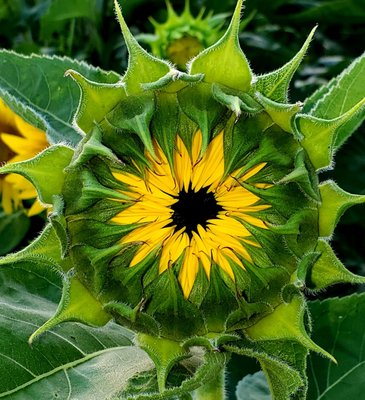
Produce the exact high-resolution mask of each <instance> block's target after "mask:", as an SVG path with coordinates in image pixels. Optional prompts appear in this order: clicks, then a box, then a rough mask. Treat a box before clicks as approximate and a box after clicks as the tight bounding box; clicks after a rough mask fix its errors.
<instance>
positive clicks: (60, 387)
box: [0, 269, 153, 400]
mask: <svg viewBox="0 0 365 400" xmlns="http://www.w3.org/2000/svg"><path fill="white" fill-rule="evenodd" d="M59 285H60V281H59V280H58V279H57V278H56V277H55V276H53V275H51V274H48V275H47V276H45V277H44V278H42V277H41V276H39V275H36V274H31V273H30V274H27V273H25V272H24V271H21V272H20V271H17V270H11V269H3V270H2V271H0V298H1V305H0V359H1V362H0V398H6V399H11V400H24V399H40V400H43V399H44V400H46V399H51V398H56V397H58V398H60V399H66V398H69V399H78V400H104V399H105V400H106V399H110V398H115V397H116V395H117V393H119V392H120V391H121V390H123V389H124V388H125V387H126V386H127V381H128V379H129V378H131V377H132V376H133V375H134V374H135V373H140V372H142V371H145V370H150V369H151V368H152V367H153V364H152V362H151V360H150V359H149V358H148V357H147V355H146V354H145V353H144V352H143V351H142V350H140V349H138V348H137V347H134V346H132V335H131V332H129V331H127V330H126V329H124V328H122V327H120V326H118V325H115V324H113V323H110V324H108V325H107V326H105V327H103V328H99V329H93V328H89V327H86V326H83V325H80V324H77V323H68V324H64V325H62V326H59V327H56V328H55V329H53V330H52V331H50V332H47V333H46V334H45V335H44V336H43V337H42V338H41V339H40V340H38V341H36V342H35V343H33V345H32V346H29V345H28V343H27V340H28V337H29V336H30V335H31V333H32V332H33V331H34V330H35V329H37V328H38V327H39V326H40V325H41V324H42V323H43V322H44V321H45V320H47V319H48V318H50V317H51V315H52V314H53V313H54V311H55V309H56V307H57V303H56V302H57V300H58V298H59V295H60V287H59Z"/></svg>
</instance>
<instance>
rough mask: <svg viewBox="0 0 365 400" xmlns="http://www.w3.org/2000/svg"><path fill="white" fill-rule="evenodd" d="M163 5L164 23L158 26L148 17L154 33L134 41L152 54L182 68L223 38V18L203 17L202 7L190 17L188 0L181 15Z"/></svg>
mask: <svg viewBox="0 0 365 400" xmlns="http://www.w3.org/2000/svg"><path fill="white" fill-rule="evenodd" d="M166 4H167V19H166V21H165V22H163V23H159V22H157V21H156V20H155V19H153V18H152V17H151V18H150V21H151V23H152V25H153V27H154V29H155V31H154V34H152V35H151V34H149V35H143V34H142V35H139V37H138V39H139V40H140V41H141V42H146V43H148V44H149V45H150V46H151V52H152V54H153V55H155V56H157V57H161V58H166V59H168V60H170V61H171V62H173V63H174V64H176V65H177V67H178V68H181V69H185V68H186V63H187V62H188V61H189V60H191V59H192V58H193V57H195V56H196V55H197V54H199V53H200V52H201V51H202V50H204V49H205V48H207V47H209V46H210V45H212V44H213V43H215V42H216V41H217V40H218V39H219V38H220V37H221V36H223V34H224V31H223V30H222V29H221V28H222V26H223V24H224V22H225V19H226V16H227V15H226V14H217V15H214V16H213V12H209V13H207V15H204V14H205V9H204V8H202V9H201V11H200V13H199V14H198V15H197V16H196V17H194V16H193V15H192V13H191V11H190V2H189V0H187V1H186V2H185V7H184V10H183V12H182V13H181V14H180V15H178V14H177V13H176V12H175V10H174V9H173V7H172V5H171V4H170V2H167V3H166Z"/></svg>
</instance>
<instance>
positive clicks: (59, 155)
mask: <svg viewBox="0 0 365 400" xmlns="http://www.w3.org/2000/svg"><path fill="white" fill-rule="evenodd" d="M73 154H74V151H73V150H71V149H70V148H68V147H65V146H62V145H54V146H52V147H48V148H47V149H45V150H44V151H42V153H40V154H38V155H37V156H35V157H34V158H31V159H30V160H26V161H20V162H17V163H9V164H6V165H4V166H3V167H0V174H8V173H16V174H20V175H22V176H24V177H25V178H27V179H28V180H29V181H30V182H32V184H33V185H34V186H35V188H36V189H37V192H38V196H39V199H40V201H41V202H43V203H45V204H53V202H54V196H56V195H60V194H61V190H62V186H63V182H64V172H63V170H64V168H65V167H67V166H68V165H69V163H70V161H71V159H72V156H73Z"/></svg>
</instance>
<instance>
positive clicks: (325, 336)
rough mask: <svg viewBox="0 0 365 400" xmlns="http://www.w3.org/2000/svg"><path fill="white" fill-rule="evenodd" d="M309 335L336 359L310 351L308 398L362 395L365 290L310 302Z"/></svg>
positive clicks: (342, 399) (364, 388)
mask: <svg viewBox="0 0 365 400" xmlns="http://www.w3.org/2000/svg"><path fill="white" fill-rule="evenodd" d="M310 310H311V314H312V318H313V333H312V338H313V340H315V341H316V342H317V343H318V344H319V345H320V346H322V347H323V348H325V349H327V350H328V351H330V352H331V353H332V354H333V355H334V357H335V358H336V359H337V362H338V365H334V364H333V363H331V362H330V361H329V360H326V359H324V358H323V357H318V356H317V355H316V354H311V356H310V358H309V363H308V379H309V390H308V399H310V400H348V399H359V400H360V399H363V398H364V391H365V380H364V376H365V347H364V343H365V320H364V313H365V293H361V294H353V295H351V296H347V297H343V298H332V299H327V300H324V301H314V302H311V303H310Z"/></svg>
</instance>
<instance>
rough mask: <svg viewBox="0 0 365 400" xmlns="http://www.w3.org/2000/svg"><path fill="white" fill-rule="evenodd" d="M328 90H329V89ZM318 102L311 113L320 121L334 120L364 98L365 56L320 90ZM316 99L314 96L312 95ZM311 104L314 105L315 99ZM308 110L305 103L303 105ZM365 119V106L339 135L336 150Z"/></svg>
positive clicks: (339, 131)
mask: <svg viewBox="0 0 365 400" xmlns="http://www.w3.org/2000/svg"><path fill="white" fill-rule="evenodd" d="M326 89H327V90H326ZM318 93H319V94H321V97H319V96H316V100H317V102H316V103H315V104H314V105H313V106H312V108H311V110H310V114H311V115H313V116H314V117H317V118H321V119H334V118H337V117H339V116H340V115H343V114H345V113H346V112H347V111H349V110H350V109H351V108H353V107H354V106H355V105H356V104H358V103H360V102H361V101H362V100H363V99H364V97H365V53H363V54H362V55H361V56H360V57H358V58H357V59H355V60H354V61H353V62H352V64H351V65H350V66H349V67H348V68H346V69H345V70H344V71H343V72H342V73H341V74H340V75H339V76H337V77H336V78H334V79H333V80H332V81H330V82H329V83H328V85H327V86H325V87H322V88H320V89H319V91H318ZM313 96H315V95H313ZM313 96H312V99H311V98H310V99H309V100H308V101H309V102H313V98H314V97H313ZM304 107H306V104H304ZM364 118H365V107H362V108H361V109H360V110H359V111H358V112H357V113H356V114H354V115H353V116H352V118H351V119H350V120H349V121H348V122H347V123H346V124H344V125H343V126H342V127H341V128H340V129H339V130H338V132H337V133H336V137H335V140H334V148H335V149H338V148H339V147H340V146H342V144H343V143H344V142H345V141H346V139H348V138H349V137H350V136H351V134H352V133H353V132H354V131H355V130H356V129H357V128H358V127H359V125H360V124H361V122H362V121H363V120H364Z"/></svg>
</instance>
